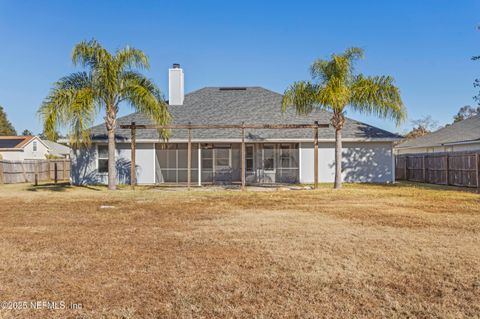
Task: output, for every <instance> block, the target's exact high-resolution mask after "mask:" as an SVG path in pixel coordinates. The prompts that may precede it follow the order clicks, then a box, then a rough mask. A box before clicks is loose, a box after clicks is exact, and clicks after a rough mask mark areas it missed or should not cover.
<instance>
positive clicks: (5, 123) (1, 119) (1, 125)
mask: <svg viewBox="0 0 480 319" xmlns="http://www.w3.org/2000/svg"><path fill="white" fill-rule="evenodd" d="M14 135H17V131H15V128H14V127H13V125H12V123H10V121H9V120H8V119H7V114H6V113H5V111H4V110H3V107H2V106H0V136H14Z"/></svg>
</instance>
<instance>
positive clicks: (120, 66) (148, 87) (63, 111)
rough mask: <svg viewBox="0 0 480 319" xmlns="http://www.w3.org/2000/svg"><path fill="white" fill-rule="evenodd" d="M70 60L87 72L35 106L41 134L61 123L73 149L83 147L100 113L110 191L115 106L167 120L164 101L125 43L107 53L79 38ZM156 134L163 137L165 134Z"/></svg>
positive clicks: (144, 64) (142, 59) (138, 55)
mask: <svg viewBox="0 0 480 319" xmlns="http://www.w3.org/2000/svg"><path fill="white" fill-rule="evenodd" d="M72 61H73V64H74V65H81V66H82V67H84V68H86V69H87V70H86V71H82V72H77V73H73V74H70V75H68V76H65V77H63V78H61V79H60V80H59V81H58V82H56V83H55V85H54V87H53V89H52V90H51V91H50V94H49V95H48V96H47V98H46V99H45V100H44V102H43V104H42V106H41V107H40V110H39V114H40V117H41V118H42V121H43V126H44V132H45V134H46V135H47V137H49V138H53V137H54V135H55V134H56V130H57V129H58V128H60V127H66V128H68V129H69V136H70V142H71V144H72V145H73V146H74V147H79V146H85V145H89V144H90V143H91V137H90V132H89V130H88V128H89V127H91V126H92V124H93V121H94V119H95V117H96V115H97V114H99V113H100V112H105V113H104V114H105V126H106V128H107V132H108V188H109V189H110V190H115V188H116V167H115V127H116V121H117V114H118V110H119V106H120V104H121V103H122V102H126V103H128V104H130V105H131V106H132V107H133V108H134V109H136V110H137V111H139V112H142V113H145V114H147V115H148V116H149V117H150V118H151V119H152V120H153V122H155V123H157V124H159V125H164V124H167V123H168V121H169V119H170V115H169V113H168V109H167V105H166V103H165V102H164V100H163V98H162V95H161V93H160V90H159V89H158V87H157V86H156V85H155V84H154V83H153V82H152V80H150V79H148V78H146V77H145V76H144V75H142V74H140V73H139V72H138V71H137V70H141V69H148V68H149V62H148V58H147V56H146V55H145V54H144V53H143V52H142V51H141V50H137V49H134V48H131V47H128V46H127V47H125V48H123V49H120V50H117V51H116V52H115V54H112V53H110V52H108V51H107V50H106V49H105V48H103V47H102V46H101V45H100V43H98V42H97V41H96V40H91V41H83V42H80V43H78V44H77V45H76V46H75V47H74V49H73V54H72ZM161 133H162V135H163V136H164V137H166V134H167V132H165V131H161Z"/></svg>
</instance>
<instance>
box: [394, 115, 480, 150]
mask: <svg viewBox="0 0 480 319" xmlns="http://www.w3.org/2000/svg"><path fill="white" fill-rule="evenodd" d="M475 140H478V141H480V115H477V116H474V117H472V118H469V119H466V120H463V121H460V122H456V123H453V124H452V125H450V126H447V127H444V128H441V129H439V130H438V131H435V132H433V133H430V134H427V135H425V136H422V137H418V138H416V139H413V140H409V141H406V142H404V143H401V144H399V145H398V146H397V148H407V147H408V148H412V147H429V146H430V147H431V146H441V145H444V144H450V143H461V142H469V141H475Z"/></svg>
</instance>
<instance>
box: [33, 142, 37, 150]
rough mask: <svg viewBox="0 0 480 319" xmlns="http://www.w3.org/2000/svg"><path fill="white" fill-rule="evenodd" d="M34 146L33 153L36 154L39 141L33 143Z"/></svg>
mask: <svg viewBox="0 0 480 319" xmlns="http://www.w3.org/2000/svg"><path fill="white" fill-rule="evenodd" d="M32 145H33V151H34V152H36V151H37V141H33V143H32Z"/></svg>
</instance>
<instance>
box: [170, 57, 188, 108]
mask: <svg viewBox="0 0 480 319" xmlns="http://www.w3.org/2000/svg"><path fill="white" fill-rule="evenodd" d="M184 95H185V93H184V87H183V70H182V69H181V68H180V64H178V63H174V64H173V67H172V68H171V69H168V104H170V105H183V98H184Z"/></svg>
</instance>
